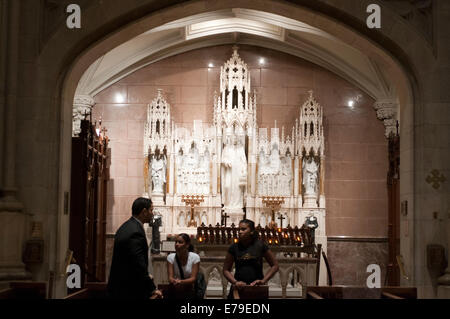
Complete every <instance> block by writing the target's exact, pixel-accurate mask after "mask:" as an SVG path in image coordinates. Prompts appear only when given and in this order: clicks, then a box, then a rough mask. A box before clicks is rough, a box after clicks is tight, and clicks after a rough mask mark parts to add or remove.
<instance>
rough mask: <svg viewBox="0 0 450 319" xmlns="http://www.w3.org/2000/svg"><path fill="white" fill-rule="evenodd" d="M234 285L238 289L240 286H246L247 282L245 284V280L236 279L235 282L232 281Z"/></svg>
mask: <svg viewBox="0 0 450 319" xmlns="http://www.w3.org/2000/svg"><path fill="white" fill-rule="evenodd" d="M234 285H235V286H236V288H237V289H240V288H242V287H245V286H247V284H246V283H245V282H243V281H236V282H235V283H234Z"/></svg>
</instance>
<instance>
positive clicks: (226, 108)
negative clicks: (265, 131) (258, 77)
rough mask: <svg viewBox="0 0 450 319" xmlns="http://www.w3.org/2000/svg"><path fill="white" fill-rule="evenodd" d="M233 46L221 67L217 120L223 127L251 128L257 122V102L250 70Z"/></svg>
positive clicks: (216, 107)
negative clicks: (228, 57) (252, 92)
mask: <svg viewBox="0 0 450 319" xmlns="http://www.w3.org/2000/svg"><path fill="white" fill-rule="evenodd" d="M237 51H238V47H237V46H234V47H233V54H232V55H231V58H230V59H229V60H228V61H227V62H225V64H224V65H223V66H222V67H221V68H220V94H219V96H218V97H217V98H216V99H215V103H214V107H215V122H216V123H217V124H218V125H219V126H221V127H223V128H226V127H230V126H233V125H236V124H237V125H238V126H239V127H241V128H242V129H244V130H246V129H249V130H250V129H251V128H253V127H254V125H255V123H256V120H255V119H256V113H255V109H256V105H255V104H256V102H255V99H254V97H253V96H252V95H251V94H250V91H251V86H250V72H249V71H248V67H247V64H246V63H245V62H244V61H243V60H242V59H241V57H240V56H239V54H238V52H237Z"/></svg>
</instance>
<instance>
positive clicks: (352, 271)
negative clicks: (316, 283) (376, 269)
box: [327, 239, 388, 286]
mask: <svg viewBox="0 0 450 319" xmlns="http://www.w3.org/2000/svg"><path fill="white" fill-rule="evenodd" d="M327 245H328V247H327V249H328V253H327V257H328V261H329V263H330V270H331V275H332V278H333V285H352V286H355V285H356V286H366V280H367V277H368V276H369V273H367V272H366V270H367V266H368V265H370V264H378V265H379V266H380V268H381V285H382V286H383V285H384V282H385V279H386V269H387V267H386V266H387V261H388V244H387V242H383V241H381V242H364V241H361V242H358V241H332V240H330V239H329V240H328V244H327Z"/></svg>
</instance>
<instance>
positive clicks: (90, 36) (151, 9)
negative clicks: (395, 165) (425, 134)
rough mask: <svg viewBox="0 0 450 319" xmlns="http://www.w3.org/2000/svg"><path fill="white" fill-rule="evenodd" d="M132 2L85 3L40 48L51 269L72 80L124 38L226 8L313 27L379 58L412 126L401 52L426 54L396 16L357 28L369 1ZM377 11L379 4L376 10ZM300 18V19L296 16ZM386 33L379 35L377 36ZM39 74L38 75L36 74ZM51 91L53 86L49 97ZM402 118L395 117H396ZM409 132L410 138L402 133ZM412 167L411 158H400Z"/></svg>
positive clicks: (59, 254) (412, 63)
mask: <svg viewBox="0 0 450 319" xmlns="http://www.w3.org/2000/svg"><path fill="white" fill-rule="evenodd" d="M178 2H179V1H167V2H164V3H162V2H160V1H151V0H148V1H140V2H133V3H130V4H128V3H127V4H125V3H124V2H123V1H120V0H111V1H109V2H108V4H109V5H110V6H109V7H108V9H107V18H105V19H98V18H97V17H99V16H100V17H104V16H105V8H104V7H102V6H101V5H100V4H96V5H91V6H89V7H87V8H86V9H85V10H84V12H83V21H84V25H83V28H82V29H80V30H79V31H77V32H73V33H72V35H71V37H70V39H71V41H70V42H68V41H67V38H68V33H69V32H70V31H69V30H68V29H66V27H65V26H64V25H62V26H61V27H60V28H59V29H57V30H56V31H55V32H54V33H53V35H52V36H51V38H49V39H48V41H47V42H46V46H45V47H44V48H43V50H42V52H41V55H40V56H39V64H40V65H47V66H52V65H53V67H51V68H50V69H51V70H54V73H53V74H46V76H48V77H49V78H51V77H52V76H53V77H54V79H55V80H54V82H52V81H53V80H49V81H47V82H45V85H46V86H48V87H46V88H47V89H48V90H49V92H54V96H56V97H57V98H56V99H55V101H54V103H55V105H56V106H59V109H60V110H61V116H60V123H61V127H60V132H61V134H60V140H59V149H60V153H59V154H60V156H59V173H60V174H59V180H58V209H57V211H58V213H56V212H55V214H58V220H59V221H58V222H57V225H58V226H57V229H55V231H57V233H58V234H59V238H58V240H59V241H60V244H59V246H58V247H57V251H56V261H55V263H56V264H59V263H62V262H63V260H64V256H65V251H66V247H67V244H68V239H67V238H65V235H64V234H67V233H68V232H67V230H68V221H67V216H63V215H62V213H60V212H63V211H64V210H63V205H64V192H65V191H67V190H69V189H70V144H71V116H72V107H73V99H74V95H75V90H76V86H77V84H78V82H79V81H80V79H81V77H82V75H83V73H84V72H85V71H86V70H87V69H88V67H89V66H90V65H91V64H92V63H94V62H95V61H96V60H97V59H98V58H99V57H100V56H102V55H103V54H104V53H105V52H107V51H109V50H111V49H113V48H114V47H116V46H118V45H120V44H121V43H123V42H125V41H126V40H128V39H131V38H133V37H135V36H138V35H139V34H141V33H143V32H145V31H147V30H149V29H152V28H156V27H158V26H161V25H163V24H166V23H169V22H171V21H174V20H179V19H183V18H186V17H188V16H192V15H195V14H200V13H207V12H211V11H217V10H223V9H230V8H246V9H252V10H259V11H263V12H271V13H274V14H278V15H281V16H284V17H287V18H290V19H294V20H301V21H302V22H305V23H308V24H310V25H312V26H314V27H317V28H319V29H322V30H324V31H326V32H328V33H329V34H331V35H332V36H334V37H336V38H339V39H341V40H342V41H344V42H345V43H347V44H349V45H351V46H353V47H354V48H356V49H359V50H360V51H361V52H364V53H366V54H367V55H368V56H369V57H371V58H374V59H375V58H378V57H380V58H381V59H382V60H383V61H385V62H386V63H388V64H390V67H391V71H392V74H391V75H392V77H394V78H396V79H398V80H399V82H401V85H400V86H401V87H400V89H402V90H404V92H403V94H401V95H402V96H404V100H403V101H401V104H402V107H404V114H405V118H406V119H407V120H408V121H409V122H407V123H405V122H403V123H402V124H403V125H404V124H406V125H408V126H412V125H413V124H414V123H413V122H412V121H413V116H412V114H413V110H414V108H416V107H420V96H418V95H414V94H413V92H420V91H419V90H418V85H417V82H416V78H417V76H416V74H417V66H416V64H417V63H418V61H420V60H425V59H423V58H422V57H419V56H417V55H416V54H420V53H419V52H414V50H413V52H412V54H411V55H408V54H407V53H406V51H405V50H402V47H410V46H412V45H416V46H420V47H426V48H427V52H428V53H427V59H426V60H428V61H433V60H434V56H433V53H432V48H431V47H430V45H429V43H427V42H426V40H424V39H423V38H422V37H421V36H420V35H418V34H417V33H415V32H414V29H413V28H411V27H409V26H408V25H407V24H404V23H399V19H400V18H399V17H398V16H397V15H396V14H395V13H393V12H391V11H389V10H388V9H386V16H383V21H385V22H384V23H386V25H390V26H392V27H391V28H389V29H387V28H386V29H381V30H379V31H373V30H369V29H367V28H366V26H365V19H366V16H367V14H366V12H365V10H362V9H361V8H365V7H366V5H368V4H369V3H379V1H376V0H362V1H360V5H359V6H345V7H341V8H340V7H338V6H339V5H340V3H339V1H328V2H327V4H325V3H324V2H322V1H313V2H308V3H306V2H305V3H304V4H303V6H299V5H296V4H293V3H289V2H278V1H274V0H262V1H252V2H248V1H244V0H237V1H216V2H210V1H207V0H198V1H186V2H182V3H178ZM381 6H382V5H381ZM299 17H300V18H299ZM385 30H386V31H385ZM40 76H42V75H40ZM52 88H56V91H53V89H52ZM402 114H403V113H402ZM409 134H412V133H409ZM410 143H411V144H410V145H405V144H402V147H409V148H413V147H414V145H413V144H412V142H410ZM407 160H409V161H411V163H413V160H412V158H411V159H407ZM63 281H64V280H59V282H58V284H59V287H60V289H62V290H60V291H63V290H64V288H63V286H64V282H63Z"/></svg>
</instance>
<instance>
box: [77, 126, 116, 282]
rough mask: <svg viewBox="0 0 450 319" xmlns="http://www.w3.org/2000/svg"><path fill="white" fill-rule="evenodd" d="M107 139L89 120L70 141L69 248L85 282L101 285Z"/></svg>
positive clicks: (103, 257) (103, 269)
mask: <svg viewBox="0 0 450 319" xmlns="http://www.w3.org/2000/svg"><path fill="white" fill-rule="evenodd" d="M109 154H110V150H108V138H107V137H106V136H105V130H100V134H99V135H97V132H96V127H95V125H93V124H92V123H91V121H89V120H83V121H81V133H80V135H79V136H78V137H73V138H72V179H71V192H70V194H71V196H70V198H71V199H70V234H69V249H71V250H72V251H73V257H74V258H75V263H76V264H78V265H79V266H80V267H81V270H82V273H83V276H82V286H83V287H84V283H85V282H103V281H106V278H105V267H106V256H105V249H106V200H107V182H108V180H109Z"/></svg>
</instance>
